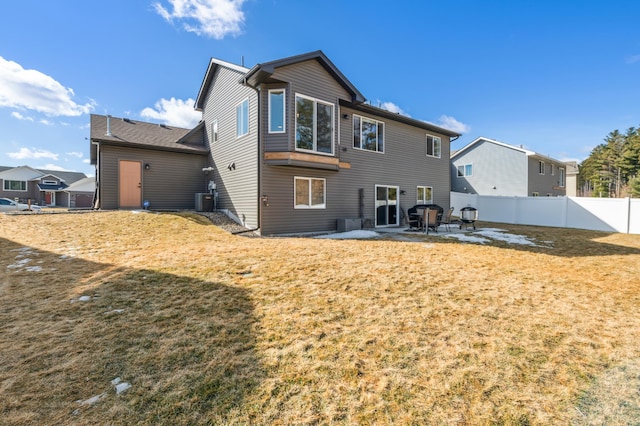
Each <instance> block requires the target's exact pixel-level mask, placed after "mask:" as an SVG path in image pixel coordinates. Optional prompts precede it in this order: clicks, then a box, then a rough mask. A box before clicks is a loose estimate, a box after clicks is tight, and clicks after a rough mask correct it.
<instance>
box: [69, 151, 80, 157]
mask: <svg viewBox="0 0 640 426" xmlns="http://www.w3.org/2000/svg"><path fill="white" fill-rule="evenodd" d="M66 154H67V155H68V156H70V157H78V158H82V157H84V154H83V153H81V152H77V151H73V152H67V153H66Z"/></svg>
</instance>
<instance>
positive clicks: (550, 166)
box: [450, 137, 575, 197]
mask: <svg viewBox="0 0 640 426" xmlns="http://www.w3.org/2000/svg"><path fill="white" fill-rule="evenodd" d="M567 167H568V166H567V163H565V162H562V161H559V160H555V159H553V158H550V157H547V156H544V155H541V154H538V153H536V152H533V151H530V150H527V149H524V148H522V147H517V146H513V145H508V144H506V143H503V142H498V141H495V140H492V139H488V138H484V137H480V138H477V139H476V140H474V141H473V142H471V143H469V144H468V145H466V146H465V147H463V148H462V149H460V150H459V151H456V152H455V153H453V154H452V155H451V169H450V170H451V172H450V173H451V190H452V191H455V192H463V193H468V194H480V195H508V196H521V197H527V196H534V197H535V196H541V197H544V196H564V195H567V185H568V183H569V181H568V180H567ZM571 170H572V173H573V168H571ZM572 182H573V185H574V188H573V193H574V194H575V179H574V180H573V181H572Z"/></svg>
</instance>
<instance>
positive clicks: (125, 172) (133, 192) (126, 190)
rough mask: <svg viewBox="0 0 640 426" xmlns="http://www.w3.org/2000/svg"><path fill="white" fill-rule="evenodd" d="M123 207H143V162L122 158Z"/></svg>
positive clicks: (121, 188)
mask: <svg viewBox="0 0 640 426" xmlns="http://www.w3.org/2000/svg"><path fill="white" fill-rule="evenodd" d="M119 177H120V179H119V185H120V200H119V201H120V202H119V206H120V208H121V209H139V208H141V207H142V162H140V161H130V160H120V172H119Z"/></svg>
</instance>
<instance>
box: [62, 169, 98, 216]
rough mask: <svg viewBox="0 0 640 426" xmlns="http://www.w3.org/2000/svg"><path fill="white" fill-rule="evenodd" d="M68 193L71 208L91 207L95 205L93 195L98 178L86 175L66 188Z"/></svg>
mask: <svg viewBox="0 0 640 426" xmlns="http://www.w3.org/2000/svg"><path fill="white" fill-rule="evenodd" d="M64 192H66V193H67V194H68V205H67V207H69V208H70V209H90V208H92V207H93V196H94V194H95V192H96V178H95V177H93V176H91V177H86V178H83V179H80V180H78V181H76V182H74V183H72V184H71V185H69V187H68V188H66V189H65V190H64Z"/></svg>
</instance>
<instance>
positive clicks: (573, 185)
mask: <svg viewBox="0 0 640 426" xmlns="http://www.w3.org/2000/svg"><path fill="white" fill-rule="evenodd" d="M565 164H566V165H567V197H577V196H578V173H579V172H580V169H579V168H578V162H577V161H567V162H566V163H565Z"/></svg>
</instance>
